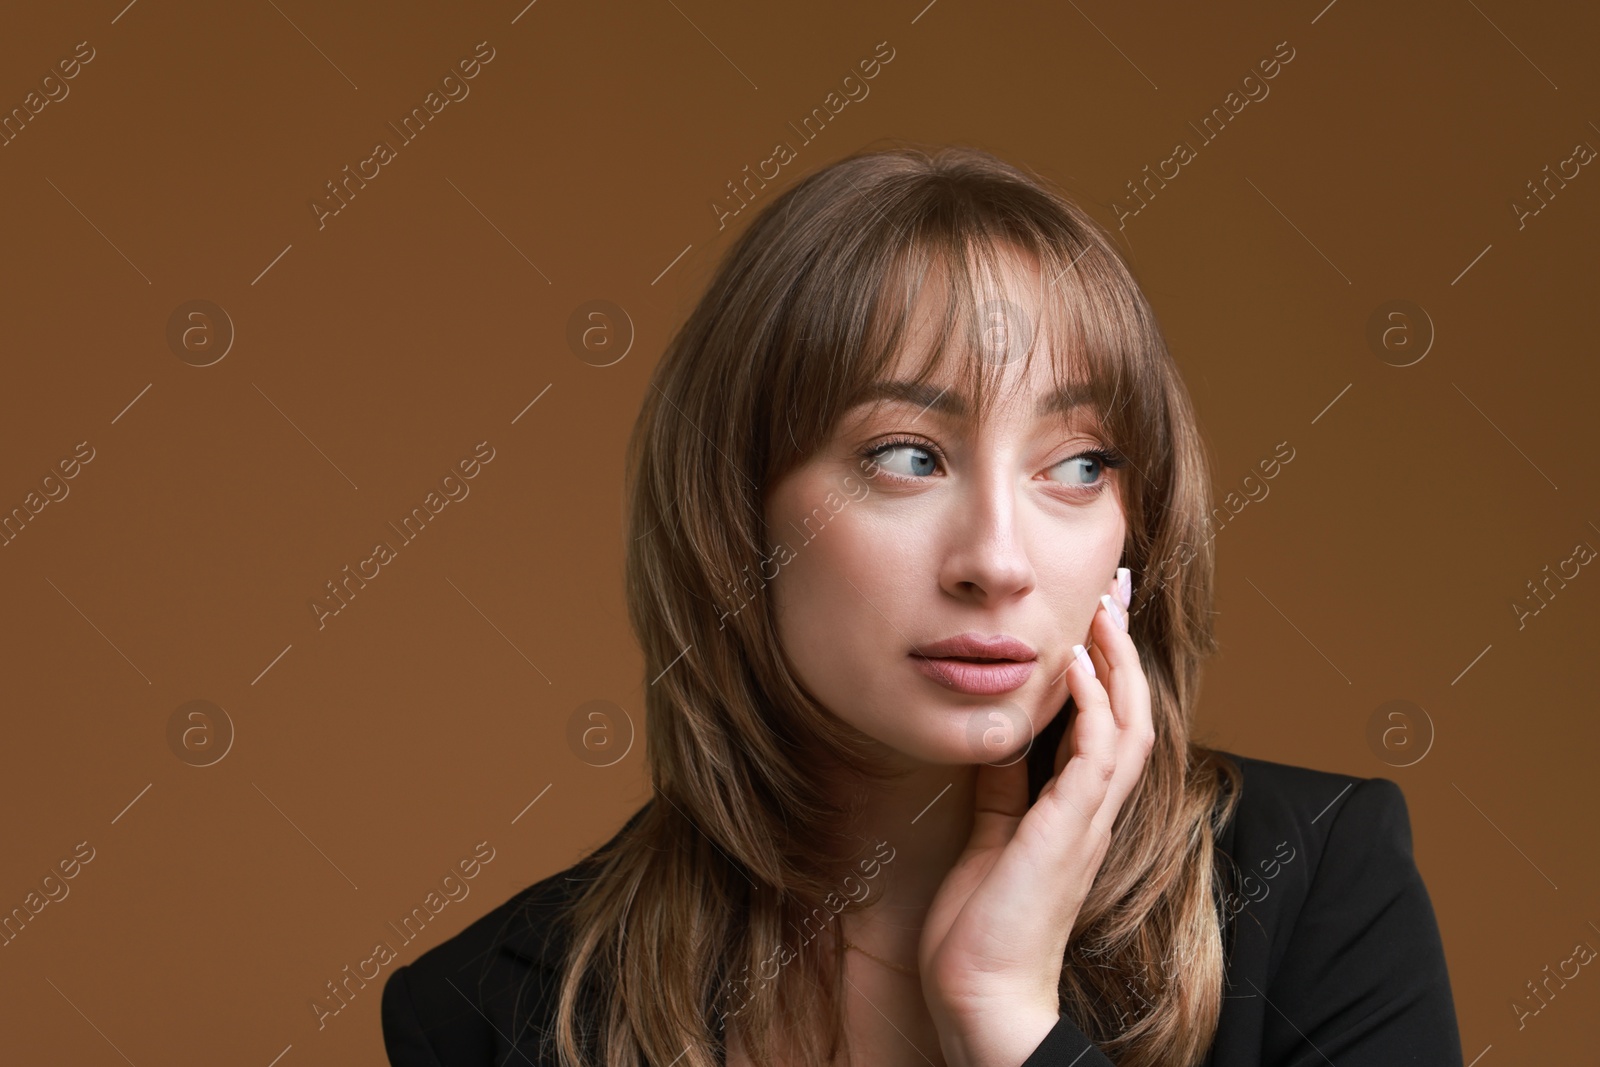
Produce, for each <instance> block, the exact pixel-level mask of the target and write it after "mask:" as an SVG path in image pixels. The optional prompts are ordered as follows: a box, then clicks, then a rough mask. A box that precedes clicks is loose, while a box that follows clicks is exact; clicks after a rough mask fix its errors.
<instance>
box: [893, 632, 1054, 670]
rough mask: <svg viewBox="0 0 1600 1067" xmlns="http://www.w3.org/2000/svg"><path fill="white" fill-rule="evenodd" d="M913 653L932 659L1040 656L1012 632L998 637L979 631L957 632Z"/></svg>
mask: <svg viewBox="0 0 1600 1067" xmlns="http://www.w3.org/2000/svg"><path fill="white" fill-rule="evenodd" d="M911 654H912V655H914V656H927V657H928V658H929V659H986V660H997V659H1004V660H1012V661H1014V662H1018V663H1021V662H1026V661H1027V660H1034V659H1038V658H1039V656H1038V653H1036V652H1034V650H1033V649H1032V648H1030V647H1029V646H1028V645H1027V644H1026V643H1024V642H1022V641H1019V640H1017V639H1016V638H1015V637H1012V636H1011V635H1009V634H1001V635H1000V636H998V637H985V636H984V635H983V634H976V633H964V634H957V635H956V636H954V637H947V638H945V639H944V640H942V641H933V642H931V643H929V644H926V645H919V646H917V647H916V648H913V649H912V650H911Z"/></svg>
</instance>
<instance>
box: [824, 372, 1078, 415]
mask: <svg viewBox="0 0 1600 1067" xmlns="http://www.w3.org/2000/svg"><path fill="white" fill-rule="evenodd" d="M874 400H899V401H903V402H905V403H907V404H916V405H917V406H918V407H920V408H921V409H922V410H923V411H927V410H929V409H932V410H934V411H938V412H943V413H945V414H948V415H953V416H955V417H956V418H966V417H967V413H968V411H969V410H970V409H969V407H968V405H967V401H966V398H965V397H963V396H962V395H961V394H959V393H952V392H950V390H949V387H945V388H943V389H940V388H938V387H936V386H933V385H930V384H926V383H921V382H901V381H880V382H873V383H872V384H871V385H870V386H868V387H867V390H866V393H865V394H864V395H863V396H862V398H861V399H860V400H858V401H856V403H854V404H852V405H851V407H852V408H856V407H860V406H861V405H862V404H867V403H871V402H872V401H874ZM1088 403H1089V399H1088V395H1087V393H1086V391H1085V390H1084V389H1083V388H1082V387H1081V386H1066V387H1064V388H1061V389H1057V390H1055V391H1054V392H1052V393H1050V394H1048V395H1046V396H1044V397H1042V398H1041V399H1040V400H1039V403H1038V404H1037V405H1036V406H1035V407H1034V415H1035V416H1037V417H1039V418H1043V417H1044V416H1046V415H1054V414H1057V413H1065V412H1069V411H1071V410H1072V409H1074V408H1077V407H1082V406H1085V405H1087V404H1088Z"/></svg>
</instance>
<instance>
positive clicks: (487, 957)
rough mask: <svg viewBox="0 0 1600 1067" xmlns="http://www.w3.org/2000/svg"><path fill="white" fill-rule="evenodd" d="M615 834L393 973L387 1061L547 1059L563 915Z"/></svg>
mask: <svg viewBox="0 0 1600 1067" xmlns="http://www.w3.org/2000/svg"><path fill="white" fill-rule="evenodd" d="M642 812H643V809H641V811H640V813H638V814H635V816H634V817H633V819H630V820H629V824H628V825H629V826H631V825H632V824H633V823H634V822H635V821H636V820H637V819H638V816H639V814H642ZM624 829H626V827H625V828H624ZM621 833H622V831H618V834H617V836H618V837H620V836H621ZM616 839H617V838H616V837H613V838H612V839H611V841H610V842H607V844H606V845H604V846H601V849H597V850H596V851H595V853H591V854H590V855H589V856H586V857H585V858H584V859H582V860H580V861H579V862H578V863H575V864H573V865H572V866H570V867H567V868H565V869H564V870H560V871H557V872H556V873H555V874H552V875H550V876H549V877H547V878H544V879H543V880H541V881H539V882H536V883H534V884H533V885H531V886H528V887H527V888H526V889H523V890H521V891H520V892H518V893H517V894H515V895H514V896H512V897H511V898H510V899H509V900H506V901H504V902H503V903H501V904H500V905H499V906H497V907H496V908H494V909H493V910H492V911H490V912H489V913H488V914H486V915H484V916H482V917H481V918H479V919H477V920H476V921H474V922H473V923H472V924H471V925H469V926H467V927H466V928H465V929H464V930H462V931H461V932H460V933H458V934H456V935H455V936H453V937H451V938H449V939H447V940H445V941H443V942H441V943H440V944H438V945H435V946H434V947H433V948H430V949H429V950H428V951H426V952H424V953H423V954H422V955H420V956H418V957H417V958H416V959H415V960H414V961H412V962H411V963H409V964H406V965H405V966H402V967H399V968H396V969H395V970H394V971H393V972H391V973H390V975H389V978H388V980H387V981H386V982H385V983H384V987H383V1003H382V1008H381V1019H382V1026H383V1041H384V1047H385V1049H386V1050H387V1053H388V1056H389V1062H390V1064H391V1065H393V1067H443V1065H445V1064H449V1065H451V1067H454V1065H456V1064H470V1063H480V1062H481V1063H485V1064H490V1063H496V1064H497V1063H500V1062H503V1059H504V1057H505V1056H506V1055H507V1054H508V1053H509V1052H510V1051H511V1050H513V1049H516V1050H519V1051H521V1052H522V1054H523V1057H524V1058H525V1060H526V1061H527V1062H532V1063H535V1064H539V1063H545V1062H554V1060H553V1059H547V1058H546V1057H547V1056H548V1053H547V1052H545V1050H544V1049H543V1048H542V1042H543V1039H544V1037H545V1031H546V1027H547V1024H548V1021H549V1019H550V1017H551V1016H552V1014H553V1011H554V1006H555V998H556V994H557V990H558V983H559V979H560V971H559V967H560V959H561V956H562V954H563V952H564V951H565V948H566V926H565V919H566V916H567V913H568V911H569V909H570V906H571V904H572V902H573V901H574V900H575V899H576V898H577V897H578V896H579V895H581V892H582V888H583V885H584V884H585V883H586V882H587V881H588V879H589V877H590V875H591V873H592V870H593V863H594V860H595V857H596V856H597V855H598V853H599V852H601V851H603V850H604V849H605V848H608V847H609V846H610V844H611V843H613V842H615V841H616ZM541 1054H543V1055H541Z"/></svg>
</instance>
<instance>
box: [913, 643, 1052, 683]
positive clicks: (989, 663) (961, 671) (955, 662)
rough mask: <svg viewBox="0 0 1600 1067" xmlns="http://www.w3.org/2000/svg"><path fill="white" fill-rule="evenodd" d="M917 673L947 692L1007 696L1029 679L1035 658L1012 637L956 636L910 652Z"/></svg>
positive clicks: (1030, 649) (1035, 663)
mask: <svg viewBox="0 0 1600 1067" xmlns="http://www.w3.org/2000/svg"><path fill="white" fill-rule="evenodd" d="M911 661H912V664H913V666H915V667H916V668H917V670H918V671H920V672H922V674H924V675H926V676H927V677H929V678H931V679H933V681H935V682H937V683H939V684H940V685H942V686H944V687H945V688H947V689H953V690H955V691H957V692H961V693H972V694H975V695H978V696H993V695H995V694H997V693H1008V692H1010V691H1011V690H1013V689H1016V688H1018V687H1020V686H1021V685H1022V684H1023V683H1025V682H1026V681H1027V680H1028V678H1029V677H1031V676H1032V674H1033V670H1034V668H1035V667H1036V666H1037V665H1038V662H1037V661H1038V654H1037V653H1036V652H1034V650H1033V649H1032V648H1030V647H1029V646H1028V645H1026V644H1024V643H1023V642H1021V641H1019V640H1017V639H1016V638H1014V637H1010V636H1008V635H1005V634H1001V635H1000V636H998V637H985V636H984V635H982V634H977V633H965V634H958V635H957V636H955V637H947V638H945V639H943V640H941V641H933V642H930V643H928V644H925V645H921V646H919V647H918V648H916V649H914V650H912V652H911Z"/></svg>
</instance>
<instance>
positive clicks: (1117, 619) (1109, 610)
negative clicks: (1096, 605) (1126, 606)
mask: <svg viewBox="0 0 1600 1067" xmlns="http://www.w3.org/2000/svg"><path fill="white" fill-rule="evenodd" d="M1100 603H1102V604H1104V605H1105V609H1106V614H1107V615H1110V616H1111V621H1112V622H1114V623H1116V624H1117V625H1118V626H1120V627H1122V632H1123V633H1127V632H1128V616H1127V615H1125V614H1123V612H1122V609H1121V608H1119V607H1117V602H1116V601H1114V600H1112V599H1111V594H1110V593H1101V594H1100Z"/></svg>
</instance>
